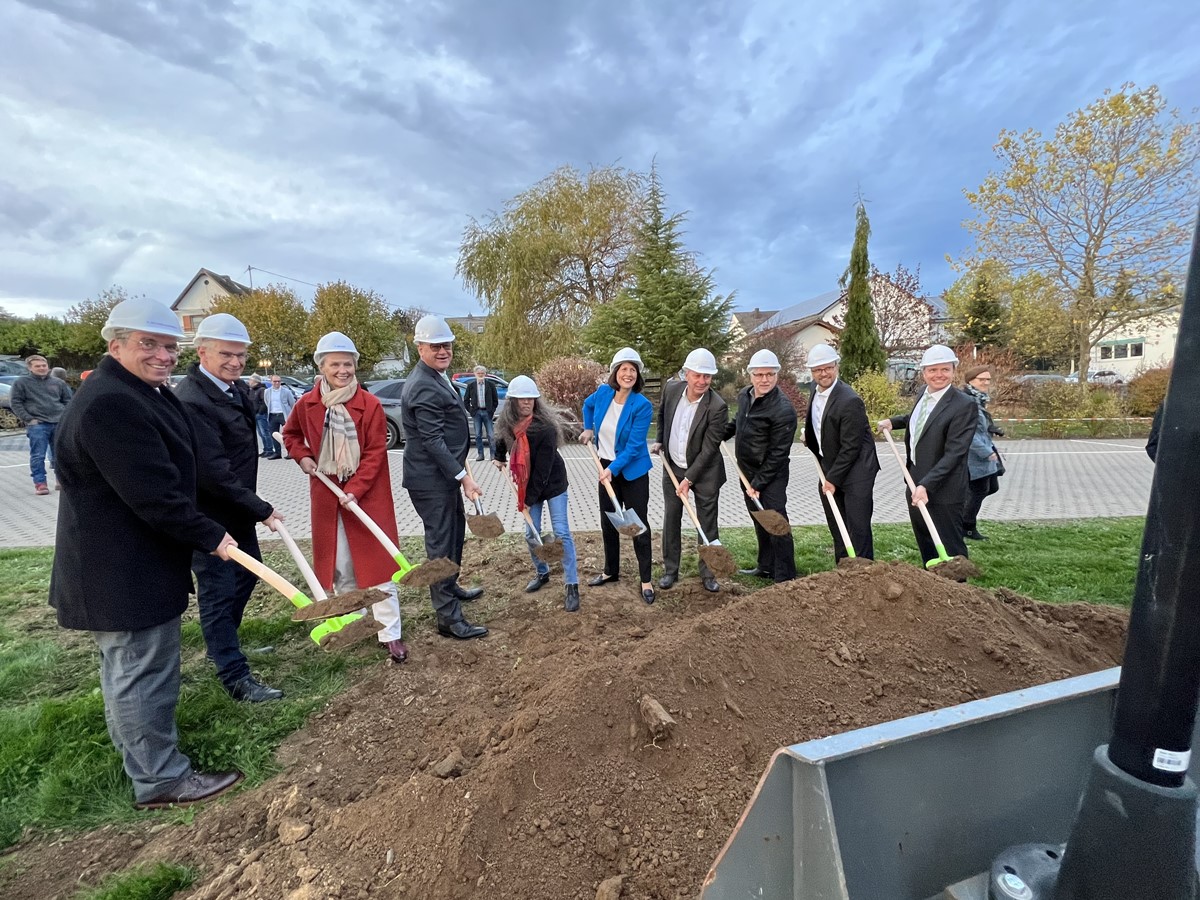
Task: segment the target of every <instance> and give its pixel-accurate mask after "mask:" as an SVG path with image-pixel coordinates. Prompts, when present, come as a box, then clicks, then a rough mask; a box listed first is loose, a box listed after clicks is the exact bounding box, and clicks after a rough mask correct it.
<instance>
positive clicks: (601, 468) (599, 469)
mask: <svg viewBox="0 0 1200 900" xmlns="http://www.w3.org/2000/svg"><path fill="white" fill-rule="evenodd" d="M587 448H588V450H590V451H591V453H592V459H594V460H595V461H596V474H597V475H599V474H600V473H602V472H603V471H604V466H603V465H602V464H601V462H600V454H599V453H597V452H596V448H595V447H593V446H592V444H591V442H590V441H589V442H588V445H587ZM604 488H605V490H607V491H608V496H609V498H610V499H611V500H612V502H613V509H615V510H617V511H618V512H619V511H620V509H621V501H619V500H618V499H617V492H616V491H614V490H613V486H612V482H610V481H606V482H604Z"/></svg>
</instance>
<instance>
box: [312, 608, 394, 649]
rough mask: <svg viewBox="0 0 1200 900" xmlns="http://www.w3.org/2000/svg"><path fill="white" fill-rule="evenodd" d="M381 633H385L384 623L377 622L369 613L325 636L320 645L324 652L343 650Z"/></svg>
mask: <svg viewBox="0 0 1200 900" xmlns="http://www.w3.org/2000/svg"><path fill="white" fill-rule="evenodd" d="M380 631H383V623H382V622H378V621H376V620H375V617H374V616H372V615H371V614H370V613H369V612H368V613H365V614H364V615H363V616H362V618H359V619H355V620H354V621H353V622H349V623H348V624H346V625H343V626H342V627H341V628H340V629H338V630H337V631H335V632H333V633H332V634H327V635H324V636H323V637H322V638H321V640H320V641H319V643H320V645H321V649H322V650H342V649H344V648H346V647H349V646H350V645H351V644H357V643H358V642H359V641H365V640H366V639H367V638H369V637H372V636H374V635H376V634H378V633H379V632H380Z"/></svg>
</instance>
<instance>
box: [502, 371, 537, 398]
mask: <svg viewBox="0 0 1200 900" xmlns="http://www.w3.org/2000/svg"><path fill="white" fill-rule="evenodd" d="M508 396H509V397H512V398H513V399H515V400H528V399H530V398H533V397H540V396H542V392H541V391H539V390H538V386H537V385H536V384H534V383H533V379H532V378H530V377H529V376H528V375H518V376H517V377H516V378H514V379H513V380H512V381H510V382H509V383H508Z"/></svg>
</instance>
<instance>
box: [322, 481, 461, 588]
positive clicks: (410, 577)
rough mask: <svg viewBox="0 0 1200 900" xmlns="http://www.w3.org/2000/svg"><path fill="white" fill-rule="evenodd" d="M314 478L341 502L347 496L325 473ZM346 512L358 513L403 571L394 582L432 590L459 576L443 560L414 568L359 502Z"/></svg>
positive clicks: (453, 565)
mask: <svg viewBox="0 0 1200 900" xmlns="http://www.w3.org/2000/svg"><path fill="white" fill-rule="evenodd" d="M313 474H314V475H315V476H316V477H317V478H319V479H320V480H321V482H322V483H323V484H324V485H325V487H327V488H329V489H330V490H331V491H333V493H334V494H335V495H337V498H338V499H339V500H340V499H342V498H344V497H345V496H346V492H345V491H343V490H342V489H341V488H340V487H338V486H337V485H336V484H334V483H333V482H332V481H330V480H329V476H327V475H326V474H325V473H324V472H320V471H316V470H314V471H313ZM345 508H346V509H348V510H350V512H352V513H354V515H356V516H357V517H358V520H359V521H360V522H362V523H363V524H364V525H366V526H367V530H368V531H369V532H371V534H373V535H374V536H375V540H377V541H379V543H380V545H381V546H382V547H383V549H384V550H386V551H387V552H388V553H389V554H390V555H391V557H392V559H394V560H395V561H396V565H398V566H399V567H400V569H399V571H397V572H396V574H395V575H393V576H392V581H394V582H396V583H397V584H402V585H404V586H405V587H429V585H431V584H437V583H438V582H439V581H445V580H446V579H447V578H453V577H454V576H455V575H456V574H457V573H458V563H456V562H454V560H451V559H446V558H445V557H442V558H441V559H429V560H426V561H425V562H423V563H421V564H420V565H416V566H414V565H413V564H412V563H410V562H409V561H408V560H407V559H406V558H405V556H404V554H403V553H401V552H400V548H399V547H397V546H396V545H395V544H393V543H392V539H391V538H390V537H388V536H387V535H386V534H384V533H383V529H382V528H380V527H379V526H378V525H376V524H375V521H374V520H373V519H372V518H371V517H370V516H368V515H367V514H366V513H365V512H363V511H362V507H360V506H359V505H358V503H357V502H355V501H351V502H350V503H347V504H346V506H345Z"/></svg>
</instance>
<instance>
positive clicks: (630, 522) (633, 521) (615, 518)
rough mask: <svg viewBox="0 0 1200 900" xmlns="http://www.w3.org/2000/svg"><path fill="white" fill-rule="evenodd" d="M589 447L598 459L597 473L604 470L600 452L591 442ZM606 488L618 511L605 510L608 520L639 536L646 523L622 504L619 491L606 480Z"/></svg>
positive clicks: (625, 532)
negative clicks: (618, 497) (618, 494)
mask: <svg viewBox="0 0 1200 900" xmlns="http://www.w3.org/2000/svg"><path fill="white" fill-rule="evenodd" d="M587 448H588V450H590V451H591V452H592V459H594V460H595V461H596V473H597V474H599V473H601V472H603V471H604V466H602V465H601V464H600V454H598V453H597V452H596V448H595V447H593V446H592V445H591V444H588V445H587ZM604 488H605V490H607V491H608V498H609V499H610V500H612V505H613V509H615V510H616V512H609V511H608V510H605V511H604V514H605V515H606V516H608V521H610V522H612V526H613V528H615V529H617V531H619V532H620V533H621V534H625V535H628V536H629V537H637V536H638V535H639V534H642V533H643V532H645V531H646V523H645V522H643V521H642V520H641V519H640V518H639V517H638V514H637V513H635V512H634V511H633V510H632V509H626V508H625V507H624V506H622V505H621V501H620V500H618V499H617V492H616V491H614V490H613V488H612V484H610V483H609V482H607V481H606V482H604Z"/></svg>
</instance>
